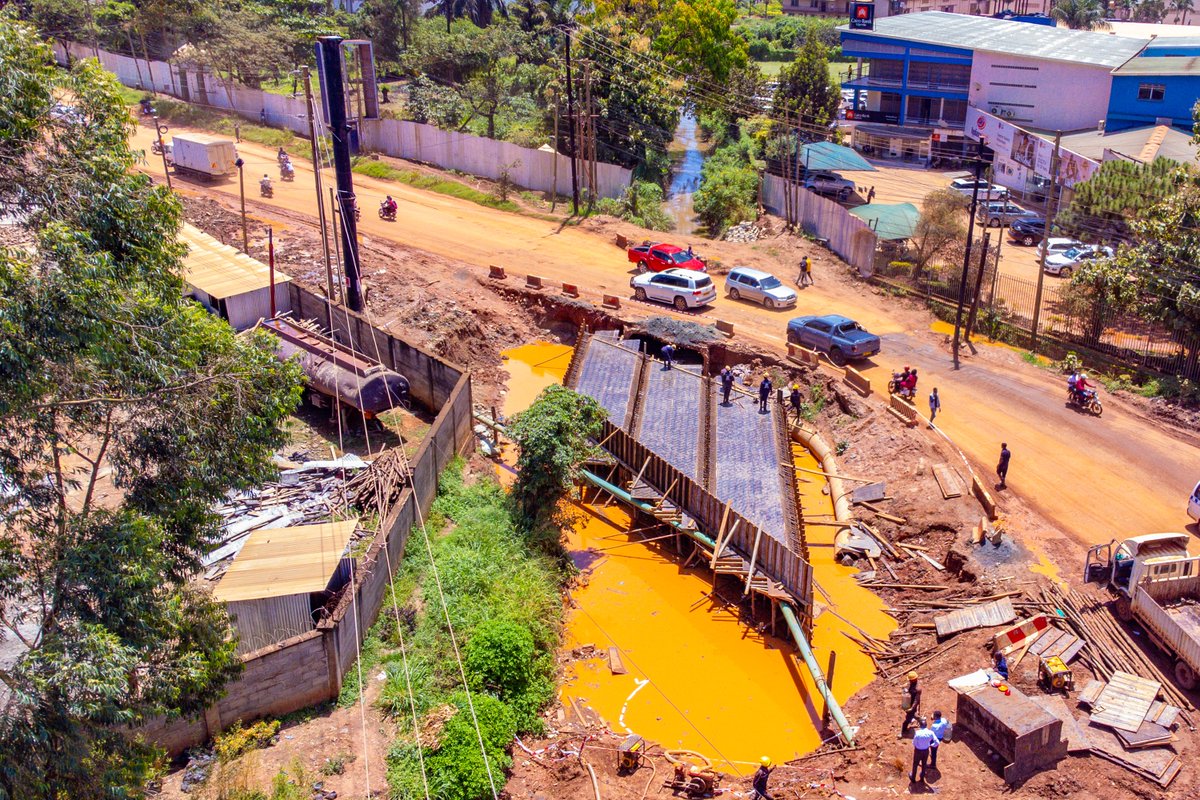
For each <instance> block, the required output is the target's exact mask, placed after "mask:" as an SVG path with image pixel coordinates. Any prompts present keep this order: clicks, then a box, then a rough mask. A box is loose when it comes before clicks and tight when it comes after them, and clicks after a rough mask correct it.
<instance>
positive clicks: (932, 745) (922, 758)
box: [908, 717, 938, 783]
mask: <svg viewBox="0 0 1200 800" xmlns="http://www.w3.org/2000/svg"><path fill="white" fill-rule="evenodd" d="M917 722H918V723H919V724H920V726H921V727H919V728H917V732H916V733H914V734H913V759H912V772H911V773H910V774H909V776H908V779H909V780H910V781H913V782H914V783H915V782H917V781H921V782H922V783H924V782H925V765H926V764H927V763H929V751H930V750H936V748H937V746H938V737H937V734H936V733H934V732H933V731H931V730H930V729H929V725H928V722H927V720H926V719H925V718H924V717H921V718H920V719H919V720H918V721H917ZM918 766H919V767H920V768H921V777H920V778H918V777H917V767H918Z"/></svg>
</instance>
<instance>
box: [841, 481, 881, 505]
mask: <svg viewBox="0 0 1200 800" xmlns="http://www.w3.org/2000/svg"><path fill="white" fill-rule="evenodd" d="M885 496H887V484H886V483H882V482H880V483H868V484H867V485H866V486H859V487H858V488H857V489H855V490H854V491H853V492H852V493H851V494H850V502H851V503H862V502H874V501H876V500H882V499H883V498H884V497H885Z"/></svg>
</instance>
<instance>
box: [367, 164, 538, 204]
mask: <svg viewBox="0 0 1200 800" xmlns="http://www.w3.org/2000/svg"><path fill="white" fill-rule="evenodd" d="M354 171H355V172H357V173H358V174H360V175H366V176H367V177H369V178H378V179H380V180H385V181H396V182H397V183H403V184H405V185H407V186H412V187H414V188H417V189H425V190H426V191H430V192H437V193H438V194H444V195H449V196H450V197H457V198H458V199H460V200H466V201H468V202H471V203H477V204H479V205H481V206H487V207H488V208H496V209H499V210H501V211H511V212H513V213H514V214H520V213H521V207H520V206H518V205H517V204H516V203H514V202H512V201H511V200H501V199H500V198H498V197H494V196H493V195H490V194H488V193H487V192H481V191H480V190H478V189H476V188H474V187H472V186H467V185H466V184H465V183H459V182H458V181H451V180H446V179H445V178H439V177H438V176H436V175H429V174H427V173H424V172H418V171H417V170H415V169H397V168H396V167H393V166H391V165H390V164H385V163H384V162H382V161H359V162H358V163H357V164H355V165H354Z"/></svg>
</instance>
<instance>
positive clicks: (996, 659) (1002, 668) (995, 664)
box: [992, 650, 1008, 680]
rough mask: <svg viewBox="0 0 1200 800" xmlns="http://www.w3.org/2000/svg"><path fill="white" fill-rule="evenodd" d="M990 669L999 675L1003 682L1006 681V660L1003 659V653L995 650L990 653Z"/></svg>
mask: <svg viewBox="0 0 1200 800" xmlns="http://www.w3.org/2000/svg"><path fill="white" fill-rule="evenodd" d="M992 669H994V670H996V672H997V673H998V674H999V675H1000V677H1001V678H1003V679H1004V680H1008V659H1006V658H1005V657H1004V652H1003V651H1001V650H997V651H996V652H994V653H992Z"/></svg>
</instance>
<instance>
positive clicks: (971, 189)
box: [950, 178, 1008, 200]
mask: <svg viewBox="0 0 1200 800" xmlns="http://www.w3.org/2000/svg"><path fill="white" fill-rule="evenodd" d="M975 184H979V199H980V200H1007V199H1008V189H1005V188H1004V187H1003V186H997V185H996V184H994V183H988V182H987V181H984V180H978V181H977V180H975V179H974V178H955V179H954V180H952V181H950V191H952V192H958V193H959V194H961V195H962V196H963V197H965V198H967V199H968V200H970V199H971V195H973V194H974V193H975Z"/></svg>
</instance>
